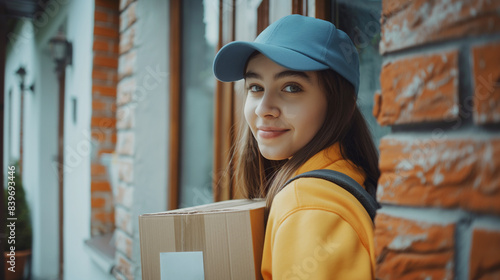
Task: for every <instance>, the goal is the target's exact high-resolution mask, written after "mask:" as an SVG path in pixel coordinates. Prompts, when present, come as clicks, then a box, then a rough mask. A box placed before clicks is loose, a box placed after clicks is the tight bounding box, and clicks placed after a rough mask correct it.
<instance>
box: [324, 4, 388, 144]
mask: <svg viewBox="0 0 500 280" xmlns="http://www.w3.org/2000/svg"><path fill="white" fill-rule="evenodd" d="M332 8H333V13H332V22H333V23H334V24H335V25H336V26H337V28H339V29H341V30H343V31H344V32H346V33H347V35H349V37H350V38H351V40H352V41H353V42H354V45H355V46H356V48H357V49H358V53H359V71H360V85H359V93H358V106H359V108H360V110H361V112H362V113H363V115H364V117H365V119H366V121H367V123H368V126H369V127H370V130H371V131H372V134H373V138H374V141H375V145H376V146H377V147H378V144H379V142H380V138H382V137H383V136H384V135H386V134H388V133H389V132H390V128H389V127H381V126H380V125H379V124H378V123H377V121H376V120H375V117H373V114H372V111H373V102H374V101H373V100H374V97H373V95H374V93H375V91H377V90H379V89H380V69H381V68H382V56H381V55H380V54H379V51H378V45H379V41H380V14H381V10H382V3H381V0H370V1H368V0H358V1H349V0H337V1H333V2H332Z"/></svg>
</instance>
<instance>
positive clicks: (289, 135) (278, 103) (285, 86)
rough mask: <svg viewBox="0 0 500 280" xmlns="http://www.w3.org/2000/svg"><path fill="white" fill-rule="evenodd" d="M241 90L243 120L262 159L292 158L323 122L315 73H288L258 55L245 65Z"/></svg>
mask: <svg viewBox="0 0 500 280" xmlns="http://www.w3.org/2000/svg"><path fill="white" fill-rule="evenodd" d="M245 86H246V89H247V98H246V101H245V119H246V121H247V123H248V125H249V126H250V129H251V131H252V134H253V136H254V137H255V139H256V140H257V143H258V145H259V149H260V152H261V154H262V156H264V157H265V158H266V159H269V160H283V159H288V158H290V157H292V156H293V155H294V154H295V153H296V152H297V151H299V150H300V149H301V148H302V147H304V146H305V145H306V144H307V143H309V141H311V139H312V138H313V137H314V135H316V133H317V132H318V130H319V129H320V127H321V125H322V124H323V121H324V120H325V116H326V110H327V109H326V108H327V100H326V94H325V92H324V90H323V89H322V87H321V86H320V84H319V79H318V76H317V73H316V72H297V71H292V70H289V69H287V68H284V67H282V66H280V65H278V64H276V63H274V62H273V61H272V60H270V59H268V58H267V57H266V56H264V55H262V54H258V55H256V56H254V57H253V58H251V59H250V61H249V62H248V66H247V69H246V73H245Z"/></svg>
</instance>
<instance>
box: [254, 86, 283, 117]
mask: <svg viewBox="0 0 500 280" xmlns="http://www.w3.org/2000/svg"><path fill="white" fill-rule="evenodd" d="M255 114H257V116H259V117H261V118H266V117H274V118H277V117H278V116H279V115H280V109H279V105H278V102H277V100H276V97H275V96H273V95H272V94H271V93H269V92H267V91H266V92H264V95H263V96H262V98H261V99H260V101H259V103H258V105H257V107H256V108H255Z"/></svg>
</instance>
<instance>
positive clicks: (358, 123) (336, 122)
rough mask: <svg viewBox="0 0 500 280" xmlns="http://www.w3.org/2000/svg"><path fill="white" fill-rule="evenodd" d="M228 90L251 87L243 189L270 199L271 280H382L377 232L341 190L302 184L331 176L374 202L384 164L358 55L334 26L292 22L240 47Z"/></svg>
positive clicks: (219, 62) (232, 54) (231, 62)
mask: <svg viewBox="0 0 500 280" xmlns="http://www.w3.org/2000/svg"><path fill="white" fill-rule="evenodd" d="M214 73H215V76H216V77H217V78H218V79H219V80H221V81H225V82H229V81H237V80H240V79H242V78H244V79H245V85H246V89H247V94H246V100H245V109H244V115H245V120H246V123H247V125H248V128H247V129H246V130H245V131H244V133H243V136H242V139H241V144H242V145H241V147H240V150H239V157H238V158H239V159H240V160H239V163H238V166H237V171H236V172H237V175H238V177H239V181H238V183H239V184H241V185H243V186H244V189H245V191H246V194H247V196H248V197H249V198H254V197H266V200H267V203H268V208H269V216H268V221H267V227H266V235H265V244H264V252H263V260H262V276H263V278H264V279H315V280H321V279H373V278H374V266H375V257H374V245H373V222H372V220H371V218H370V216H369V215H368V214H367V212H366V211H365V209H364V208H363V206H362V205H361V204H360V202H359V201H358V200H357V199H356V198H355V197H354V196H353V195H352V194H351V193H349V192H348V191H346V190H344V189H343V188H340V187H339V186H337V185H335V184H334V183H331V182H328V181H325V180H322V179H317V178H301V179H298V180H295V181H293V182H292V183H290V184H288V185H285V183H286V181H287V180H288V179H290V178H292V177H294V176H296V175H298V174H302V173H304V172H307V171H311V170H316V169H331V170H336V171H339V172H341V173H344V174H346V175H348V176H349V177H351V178H352V179H354V180H355V181H357V182H358V183H359V184H360V185H362V186H364V188H365V189H366V190H367V191H368V192H369V193H370V194H371V195H373V196H374V193H375V187H374V186H376V184H377V180H378V177H379V175H380V173H379V170H378V169H377V162H378V155H377V151H376V149H375V146H374V144H373V142H372V139H371V135H370V132H369V130H368V127H367V125H366V123H365V120H364V119H363V116H362V115H361V112H360V111H359V109H358V108H357V106H356V97H357V91H358V86H359V60H358V55H357V51H356V49H355V47H354V45H353V43H352V41H351V40H350V39H349V37H348V36H347V35H346V34H345V33H344V32H342V31H340V30H338V29H336V28H335V26H334V25H333V24H332V23H330V22H327V21H323V20H319V19H315V18H310V17H304V16H300V15H290V16H286V17H284V18H281V19H280V20H278V21H276V22H275V23H273V24H271V25H270V26H269V27H268V28H266V29H265V30H264V31H263V32H262V33H261V34H260V35H259V36H258V37H257V39H255V41H254V42H232V43H230V44H228V45H226V46H224V47H223V48H222V49H221V50H220V51H219V53H218V54H217V56H216V58H215V61H214Z"/></svg>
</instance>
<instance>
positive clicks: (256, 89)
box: [248, 85, 264, 92]
mask: <svg viewBox="0 0 500 280" xmlns="http://www.w3.org/2000/svg"><path fill="white" fill-rule="evenodd" d="M263 90H264V89H263V88H262V87H261V86H258V85H251V86H249V87H248V91H251V92H259V91H263Z"/></svg>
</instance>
